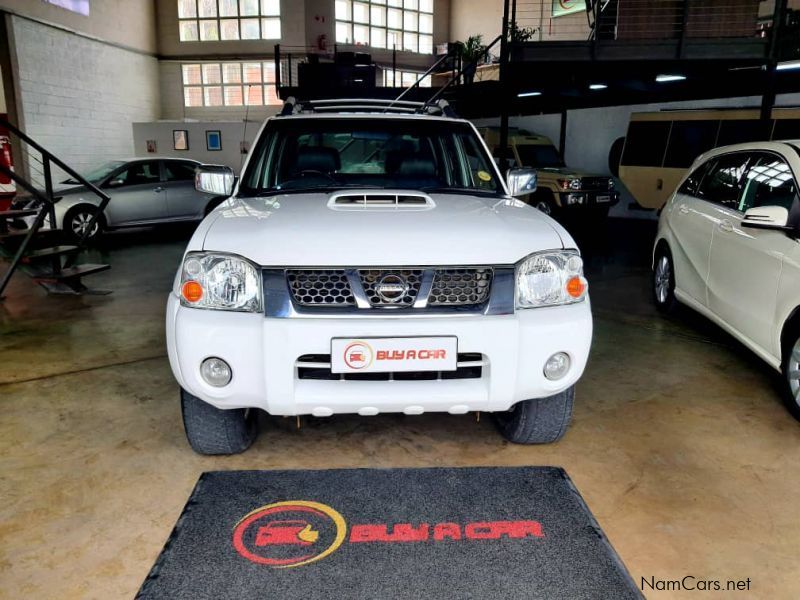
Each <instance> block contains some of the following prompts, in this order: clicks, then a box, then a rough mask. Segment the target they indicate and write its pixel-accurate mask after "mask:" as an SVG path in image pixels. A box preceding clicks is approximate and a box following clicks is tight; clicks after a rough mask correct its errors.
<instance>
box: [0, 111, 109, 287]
mask: <svg viewBox="0 0 800 600" xmlns="http://www.w3.org/2000/svg"><path fill="white" fill-rule="evenodd" d="M0 126H2V127H3V128H5V129H7V130H8V131H9V132H10V133H11V134H12V135H14V136H16V138H17V139H18V140H19V143H20V146H21V147H24V148H25V151H24V153H25V155H26V158H27V163H28V172H29V173H34V172H35V173H36V174H37V175H38V176H39V177H38V179H40V181H41V182H43V185H44V189H41V187H42V183H39V185H36V184H35V183H34V182H33V181H32V178H31V180H29V179H26V178H24V177H22V176H21V175H19V174H17V173H15V172H14V171H12V170H11V169H9V168H8V167H6V166H5V165H3V164H2V163H0V173H2V174H3V175H5V176H7V177H10V178H11V179H12V180H14V182H16V184H17V186H18V187H19V188H21V189H22V190H24V191H25V192H27V194H28V196H22V197H20V194H19V192H18V194H17V199H16V200H15V202H14V203H13V204H12V209H11V210H6V211H0V258H4V259H6V260H7V261H8V262H9V266H8V268H7V269H6V270H5V272H4V273H3V274H2V279H0V300H2V298H3V291H4V290H5V288H6V286H7V285H8V283H9V281H10V280H11V277H12V275H13V274H14V273H15V272H16V270H17V269H19V270H21V271H23V272H25V273H27V274H28V275H29V276H30V277H31V278H33V280H34V281H36V283H38V284H39V285H41V286H42V287H43V288H45V289H46V290H47V291H48V293H51V294H107V293H110V292H108V291H105V290H91V289H89V288H87V287H86V286H85V285H84V284H83V282H82V278H83V277H85V276H87V275H91V274H93V273H99V272H101V271H105V270H107V269H109V268H110V265H106V264H76V262H77V258H78V254H79V252H80V251H81V250H83V248H84V247H85V246H86V241H87V237H88V234H89V233H90V232H91V231H92V229H93V228H94V224H95V221H96V220H97V218H98V217H99V216H100V215H101V214H102V213H103V211H104V210H105V208H106V206H107V205H108V202H109V200H110V197H109V196H108V195H107V194H105V193H104V192H103V191H102V190H100V189H98V188H97V187H96V186H95V185H93V184H92V183H90V182H89V181H87V180H86V179H85V178H84V177H82V176H81V175H80V174H78V173H76V172H75V171H74V170H73V169H72V168H71V167H69V166H68V165H66V164H65V163H64V162H63V161H61V160H60V159H59V158H58V157H56V156H55V155H53V154H52V153H51V152H49V151H48V150H46V149H45V148H43V147H42V146H40V145H39V144H38V143H36V142H35V141H34V140H32V139H31V138H30V137H28V136H27V135H26V134H25V133H23V132H22V131H20V130H19V129H17V128H16V127H15V126H13V125H12V124H11V123H9V122H7V121H5V120H3V119H0ZM54 165H55V166H56V167H58V168H59V169H61V170H62V171H64V172H66V173H67V174H69V176H70V177H71V178H72V179H74V180H75V181H77V182H79V183H80V184H81V185H83V186H85V187H86V190H87V192H90V193H93V194H96V195H97V196H98V197H99V198H100V200H101V201H100V205H99V207H98V210H97V211H96V212H95V214H94V216H93V218H92V221H91V222H90V223H89V224H88V225H87V227H86V229H85V233H84V234H83V236H82V237H81V238H80V239H79V240H78V242H77V243H68V241H67V240H66V238H65V236H64V235H63V232H62V231H61V230H60V229H58V227H57V223H56V217H55V210H54V206H55V203H56V202H58V200H59V198H58V197H57V196H56V195H55V194H54V192H53V190H54V185H53V166H54Z"/></svg>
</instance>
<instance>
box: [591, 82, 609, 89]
mask: <svg viewBox="0 0 800 600" xmlns="http://www.w3.org/2000/svg"><path fill="white" fill-rule="evenodd" d="M607 87H608V86H607V85H606V84H605V83H593V84H591V85H590V86H589V89H590V90H604V89H606V88H607Z"/></svg>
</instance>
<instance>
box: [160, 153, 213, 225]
mask: <svg viewBox="0 0 800 600" xmlns="http://www.w3.org/2000/svg"><path fill="white" fill-rule="evenodd" d="M197 166H198V165H197V163H194V162H191V161H186V160H165V161H164V187H165V188H166V189H167V216H168V218H170V219H202V218H203V216H204V215H205V210H206V205H207V204H208V201H209V199H210V196H209V195H208V194H204V193H202V192H198V191H197V190H196V189H195V187H194V175H195V169H196V168H197Z"/></svg>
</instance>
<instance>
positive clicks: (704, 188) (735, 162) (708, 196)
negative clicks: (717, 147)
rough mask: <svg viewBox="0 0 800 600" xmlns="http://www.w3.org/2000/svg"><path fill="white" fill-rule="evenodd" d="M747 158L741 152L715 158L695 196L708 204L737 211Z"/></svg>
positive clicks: (747, 156) (746, 155)
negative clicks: (711, 203)
mask: <svg viewBox="0 0 800 600" xmlns="http://www.w3.org/2000/svg"><path fill="white" fill-rule="evenodd" d="M749 157H750V155H749V154H745V153H743V152H742V153H736V154H728V155H725V156H721V157H719V158H717V161H716V163H715V164H714V166H713V167H711V169H710V170H709V171H708V174H707V175H706V176H705V177H704V178H703V181H702V183H701V184H700V188H699V190H698V194H697V196H698V197H699V198H702V199H703V200H706V201H708V202H713V203H715V204H720V205H722V206H725V207H726V208H732V209H734V210H738V209H739V195H740V193H741V191H742V187H741V185H742V176H743V175H744V172H745V170H746V168H747V161H748V158H749Z"/></svg>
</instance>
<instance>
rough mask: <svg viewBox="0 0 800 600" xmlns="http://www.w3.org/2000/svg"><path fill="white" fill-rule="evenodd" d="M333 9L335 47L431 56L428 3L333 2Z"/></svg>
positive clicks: (426, 0)
mask: <svg viewBox="0 0 800 600" xmlns="http://www.w3.org/2000/svg"><path fill="white" fill-rule="evenodd" d="M334 7H335V8H334V14H335V16H336V42H337V43H339V44H356V45H371V46H373V47H375V48H397V49H398V50H405V51H408V52H419V53H424V54H433V1H432V0H421V1H420V0H336V1H335V3H334ZM367 25H368V26H369V28H367Z"/></svg>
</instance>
